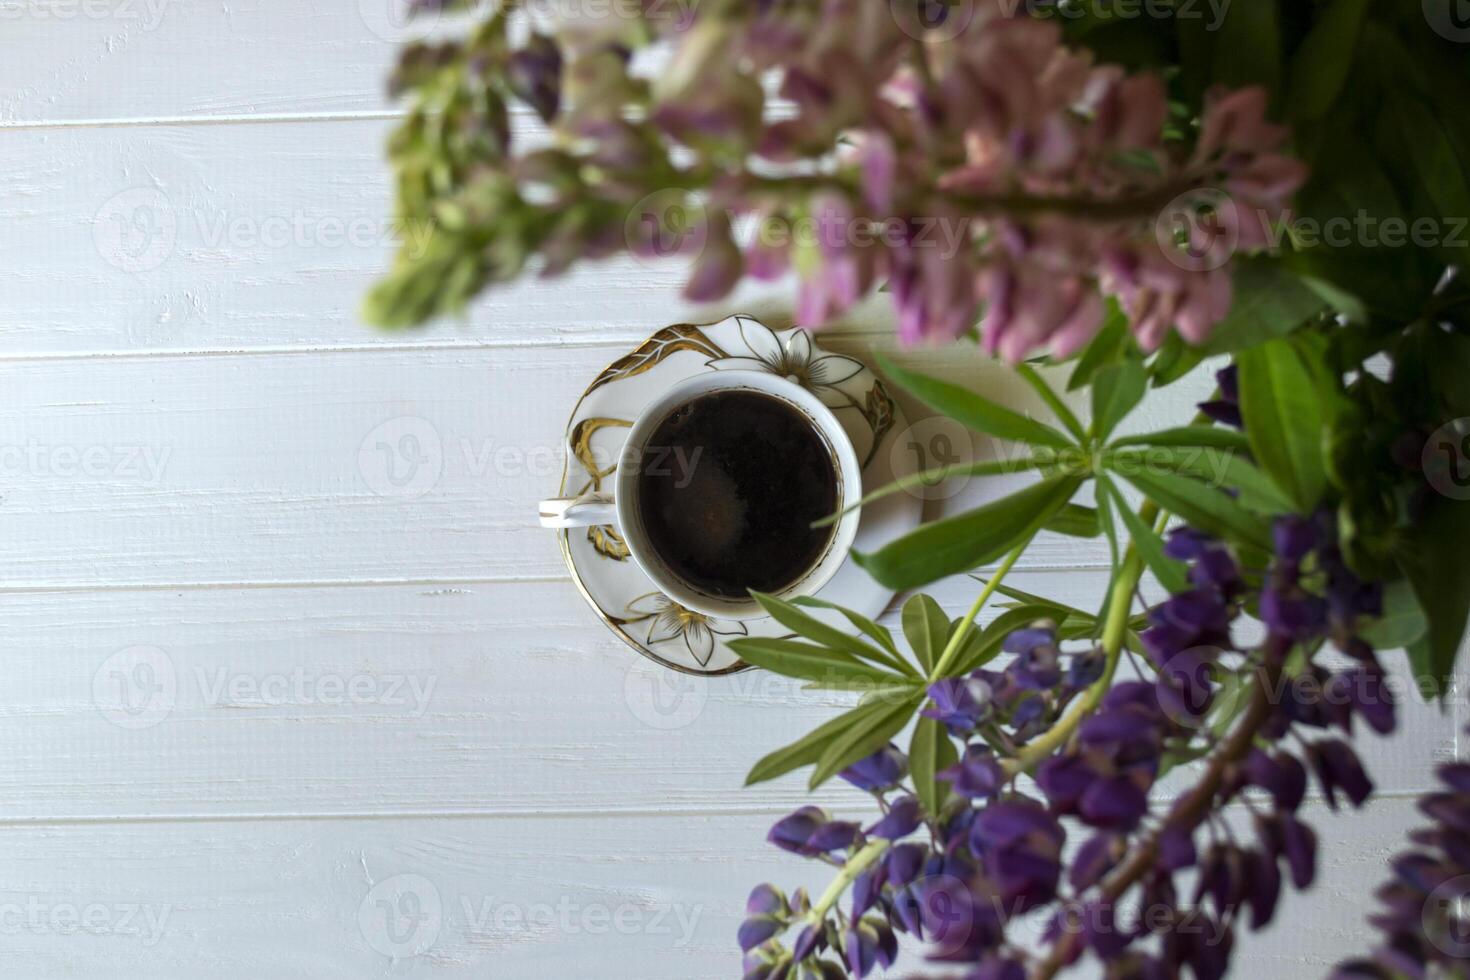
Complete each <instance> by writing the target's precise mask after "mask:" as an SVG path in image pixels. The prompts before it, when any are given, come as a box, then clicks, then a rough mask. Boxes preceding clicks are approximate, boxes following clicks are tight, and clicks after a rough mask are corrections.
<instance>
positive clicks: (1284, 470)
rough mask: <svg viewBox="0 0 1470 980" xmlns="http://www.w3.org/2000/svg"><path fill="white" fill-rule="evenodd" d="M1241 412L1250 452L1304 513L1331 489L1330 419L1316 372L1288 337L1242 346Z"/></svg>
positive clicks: (1240, 354)
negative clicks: (1324, 409) (1327, 444)
mask: <svg viewBox="0 0 1470 980" xmlns="http://www.w3.org/2000/svg"><path fill="white" fill-rule="evenodd" d="M1236 363H1237V364H1239V365H1240V414H1241V417H1242V418H1243V419H1244V420H1245V431H1246V435H1247V437H1248V438H1249V439H1250V444H1251V453H1252V455H1254V456H1255V458H1256V461H1257V462H1258V463H1260V465H1261V469H1263V470H1265V471H1266V472H1267V473H1269V474H1270V475H1271V477H1272V479H1274V480H1275V481H1276V484H1277V485H1278V486H1280V487H1281V489H1282V490H1283V491H1285V493H1286V494H1287V496H1288V497H1289V498H1290V499H1291V500H1292V501H1293V502H1294V503H1295V504H1296V507H1297V509H1298V510H1300V511H1301V512H1302V513H1307V512H1310V511H1311V510H1312V509H1313V508H1314V507H1315V506H1316V505H1317V502H1318V501H1319V500H1321V499H1322V494H1323V493H1324V492H1326V489H1327V464H1326V460H1325V458H1324V456H1325V454H1324V444H1325V441H1326V438H1325V436H1326V422H1325V421H1324V418H1323V413H1322V399H1321V397H1320V396H1319V395H1318V393H1317V386H1316V384H1315V383H1314V382H1313V379H1312V373H1311V372H1310V371H1309V370H1308V369H1307V365H1306V364H1305V363H1304V362H1303V361H1302V357H1301V354H1300V353H1299V352H1298V351H1297V349H1296V348H1295V347H1294V346H1292V344H1291V342H1290V341H1288V340H1284V339H1282V340H1273V341H1271V342H1269V343H1265V344H1261V345H1259V346H1256V347H1252V348H1251V349H1249V350H1244V351H1241V352H1240V353H1239V354H1238V355H1236Z"/></svg>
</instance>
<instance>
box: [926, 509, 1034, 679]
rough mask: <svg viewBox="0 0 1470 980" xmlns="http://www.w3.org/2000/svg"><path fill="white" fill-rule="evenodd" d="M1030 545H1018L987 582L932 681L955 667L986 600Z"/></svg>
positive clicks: (953, 638)
mask: <svg viewBox="0 0 1470 980" xmlns="http://www.w3.org/2000/svg"><path fill="white" fill-rule="evenodd" d="M1030 544H1031V538H1030V537H1028V538H1026V540H1025V541H1022V542H1021V543H1020V544H1018V545H1016V547H1015V549H1014V550H1013V551H1012V552H1011V553H1010V554H1008V555H1006V558H1005V561H1003V562H1001V563H1000V567H999V568H997V569H996V570H995V574H994V575H992V576H990V581H988V582H986V583H985V588H983V589H981V590H980V595H979V596H978V597H976V599H975V602H974V604H973V605H972V606H970V611H969V612H967V613H965V618H964V619H962V620H960V627H959V629H957V630H955V631H954V635H953V636H951V637H950V638H949V642H948V643H947V644H945V646H944V652H943V653H941V654H940V655H939V660H938V661H937V662H936V663H935V664H934V670H933V672H931V673H930V675H929V679H930V680H931V681H937V680H939V679H940V678H941V677H944V676H945V673H944V672H945V671H946V670H949V669H950V668H951V667H953V666H954V660H955V658H956V657H958V656H959V655H960V648H961V647H963V646H964V643H965V636H966V634H968V633H969V632H970V628H971V627H972V626H974V625H975V617H976V616H978V615H980V609H981V607H982V606H984V605H985V600H986V599H989V598H990V597H991V596H992V595H994V594H995V590H996V588H997V587H998V586H999V585H1000V580H1001V579H1003V578H1005V577H1006V573H1007V572H1009V571H1010V570H1011V566H1012V565H1014V564H1015V563H1016V559H1018V558H1020V557H1021V555H1022V554H1023V553H1024V552H1025V551H1026V547H1027V546H1028V545H1030Z"/></svg>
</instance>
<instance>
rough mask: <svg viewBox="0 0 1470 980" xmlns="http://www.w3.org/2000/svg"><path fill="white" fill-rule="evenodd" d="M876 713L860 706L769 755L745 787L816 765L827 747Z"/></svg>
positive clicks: (749, 775)
mask: <svg viewBox="0 0 1470 980" xmlns="http://www.w3.org/2000/svg"><path fill="white" fill-rule="evenodd" d="M871 713H872V709H871V708H869V707H867V706H863V705H860V706H858V707H856V708H853V709H851V710H850V711H845V712H843V713H842V714H840V715H838V716H837V717H836V718H833V719H831V720H830V721H827V722H826V723H824V724H823V725H821V726H819V727H817V728H815V729H813V730H812V731H810V732H807V733H806V734H805V735H803V736H802V737H801V738H799V739H797V740H796V741H794V742H792V743H791V744H790V745H785V746H782V747H781V748H779V749H777V750H776V751H774V752H770V753H767V754H766V755H765V756H763V757H762V758H761V759H760V761H758V762H757V763H756V764H755V765H754V766H752V767H751V769H750V772H749V774H747V775H746V777H745V785H747V786H751V785H753V784H755V783H763V782H765V781H766V780H768V779H775V778H776V777H777V776H784V775H785V774H786V773H788V772H791V771H792V770H794V769H800V768H801V767H802V766H809V765H812V764H814V763H815V762H816V761H817V760H818V759H820V758H821V757H822V753H823V752H825V751H826V750H827V746H829V745H831V744H832V741H833V740H834V739H836V738H837V736H839V735H841V734H842V733H843V732H845V731H847V730H848V729H849V728H851V727H852V726H853V725H861V724H863V723H865V722H866V721H867V718H868V716H869V715H870V714H871Z"/></svg>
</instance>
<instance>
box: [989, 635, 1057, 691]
mask: <svg viewBox="0 0 1470 980" xmlns="http://www.w3.org/2000/svg"><path fill="white" fill-rule="evenodd" d="M1001 649H1002V650H1004V651H1005V652H1007V653H1014V654H1016V655H1017V656H1016V659H1015V661H1013V662H1012V663H1011V665H1010V666H1009V667H1008V668H1006V673H1007V674H1008V675H1010V677H1011V678H1013V679H1014V680H1015V682H1016V686H1017V687H1019V688H1021V689H1023V690H1031V691H1046V690H1050V689H1052V688H1054V687H1056V686H1057V684H1059V683H1061V680H1062V671H1061V651H1060V650H1058V649H1057V642H1056V633H1055V632H1053V631H1052V630H1050V629H1044V628H1029V629H1021V630H1016V631H1014V632H1012V633H1011V634H1010V635H1009V636H1007V637H1006V638H1005V641H1004V642H1003V643H1002V644H1001Z"/></svg>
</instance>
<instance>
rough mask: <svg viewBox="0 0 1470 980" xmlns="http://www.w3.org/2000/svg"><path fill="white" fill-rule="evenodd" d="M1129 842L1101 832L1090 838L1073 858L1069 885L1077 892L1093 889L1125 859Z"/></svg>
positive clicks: (1068, 875) (1113, 834)
mask: <svg viewBox="0 0 1470 980" xmlns="http://www.w3.org/2000/svg"><path fill="white" fill-rule="evenodd" d="M1126 847H1127V840H1126V838H1124V837H1123V836H1122V835H1121V834H1115V833H1112V832H1110V831H1106V830H1105V831H1101V832H1099V833H1096V834H1093V835H1092V836H1091V837H1089V838H1088V839H1087V841H1086V843H1084V844H1083V845H1082V846H1081V847H1080V848H1078V850H1077V854H1076V856H1075V857H1073V858H1072V867H1071V868H1070V869H1068V871H1067V883H1068V884H1069V885H1071V886H1072V888H1073V890H1075V891H1079V892H1080V891H1083V890H1084V889H1087V888H1091V887H1092V886H1093V885H1095V884H1097V883H1098V882H1099V881H1101V880H1102V877H1103V875H1105V874H1107V873H1108V872H1109V871H1111V870H1112V868H1113V865H1115V864H1117V863H1118V861H1119V860H1120V859H1121V858H1122V857H1123V852H1124V850H1125V848H1126Z"/></svg>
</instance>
